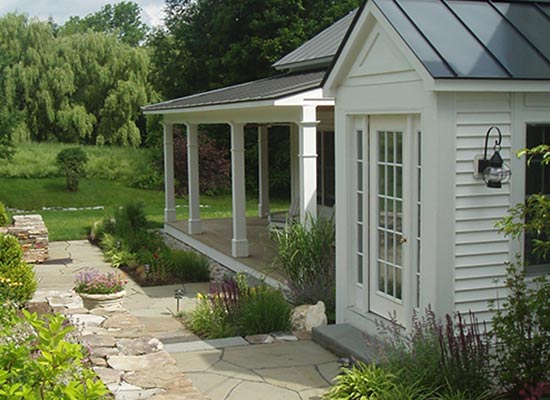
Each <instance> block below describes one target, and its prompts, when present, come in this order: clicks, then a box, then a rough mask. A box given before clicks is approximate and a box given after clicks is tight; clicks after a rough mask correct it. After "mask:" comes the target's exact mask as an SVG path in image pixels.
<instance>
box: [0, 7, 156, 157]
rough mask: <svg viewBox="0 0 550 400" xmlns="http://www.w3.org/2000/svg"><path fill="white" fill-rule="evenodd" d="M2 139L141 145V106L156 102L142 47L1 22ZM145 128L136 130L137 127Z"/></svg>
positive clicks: (10, 18)
mask: <svg viewBox="0 0 550 400" xmlns="http://www.w3.org/2000/svg"><path fill="white" fill-rule="evenodd" d="M0 43H1V44H0V46H3V45H4V44H6V47H8V50H9V51H8V52H7V53H5V54H4V57H3V58H2V59H1V60H0V62H1V63H2V65H1V66H0V67H1V70H2V75H1V76H2V77H1V78H0V85H1V86H0V93H1V95H2V97H3V101H2V102H1V103H2V104H0V115H7V116H10V117H9V118H8V119H6V120H2V122H1V123H0V124H1V125H0V128H1V131H2V132H3V134H2V135H3V136H4V137H6V136H9V137H12V138H15V139H30V140H34V141H52V140H54V141H60V142H71V143H77V142H80V143H92V144H117V145H130V146H138V145H139V144H140V143H141V136H142V135H141V132H140V129H139V127H138V124H140V116H141V111H140V106H142V105H144V104H147V103H148V102H151V101H156V100H158V97H157V95H156V94H155V92H154V91H153V90H152V89H151V85H150V84H149V81H148V77H149V67H150V62H149V56H148V54H147V51H146V49H144V48H140V47H134V46H130V45H128V44H126V43H123V42H122V41H121V40H119V39H118V38H117V37H116V36H114V35H112V34H105V33H98V32H92V31H87V32H84V33H77V34H71V35H61V36H56V35H55V33H54V30H53V26H52V25H51V24H49V23H46V22H40V21H37V20H29V19H28V18H27V17H26V16H22V15H16V14H8V15H6V16H5V17H3V18H0ZM143 128H144V127H142V129H143Z"/></svg>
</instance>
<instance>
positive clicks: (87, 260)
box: [34, 241, 339, 400]
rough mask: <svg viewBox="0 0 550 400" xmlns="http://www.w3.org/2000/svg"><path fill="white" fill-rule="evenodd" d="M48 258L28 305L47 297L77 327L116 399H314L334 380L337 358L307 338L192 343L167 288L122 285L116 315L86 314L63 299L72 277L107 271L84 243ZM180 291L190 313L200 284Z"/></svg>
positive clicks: (60, 246) (53, 250) (59, 246)
mask: <svg viewBox="0 0 550 400" xmlns="http://www.w3.org/2000/svg"><path fill="white" fill-rule="evenodd" d="M50 255H51V257H50V260H49V261H48V262H46V263H44V264H39V265H36V266H35V271H36V274H37V277H38V278H39V281H40V282H39V289H38V291H37V292H36V295H35V298H34V301H41V300H44V299H47V300H48V301H49V303H50V305H52V306H53V307H54V308H55V309H56V310H57V311H59V312H63V313H65V314H68V315H70V316H71V318H72V319H73V320H74V321H78V323H79V324H80V325H81V326H83V328H82V329H83V335H84V340H85V341H88V343H89V344H90V345H91V347H92V348H93V349H94V357H93V359H94V363H95V364H96V370H97V371H98V373H99V375H100V376H101V378H102V379H103V380H104V382H105V383H106V384H108V385H109V388H110V389H111V390H112V391H113V393H114V394H115V398H116V399H134V398H151V399H157V400H169V399H189V400H191V399H207V398H209V399H212V400H237V399H238V400H248V399H258V398H259V397H261V398H262V400H271V399H273V400H275V399H277V400H285V399H288V400H306V399H307V400H320V399H321V397H322V394H323V393H325V392H326V390H327V388H328V387H329V385H330V382H331V380H332V379H333V378H334V377H335V376H336V375H337V374H338V368H339V364H338V362H337V357H336V356H335V355H334V354H332V353H330V352H328V351H327V350H325V349H323V348H322V347H321V346H319V345H317V344H316V343H314V342H312V341H311V340H309V337H308V335H298V336H300V340H298V338H297V337H295V336H293V335H274V337H271V338H270V340H263V339H262V340H260V339H261V338H254V340H250V341H251V342H253V343H255V342H256V341H257V342H262V341H266V342H267V343H270V344H250V342H248V341H246V340H244V339H243V338H229V339H224V340H221V341H217V342H215V341H210V342H208V341H206V342H205V341H200V340H198V338H197V337H196V336H194V335H193V334H192V333H191V332H189V331H188V330H187V329H186V328H185V326H183V325H182V324H181V323H180V322H179V321H178V320H176V319H174V318H173V317H172V313H173V312H174V311H175V305H176V303H175V300H174V298H173V293H174V289H175V288H176V287H177V288H181V287H182V285H172V286H162V287H150V288H141V287H139V286H138V285H137V284H136V283H135V282H133V281H132V280H130V281H129V284H128V286H127V289H126V290H127V293H128V295H127V297H126V299H125V302H124V304H123V307H124V309H122V310H117V311H116V312H103V311H98V312H96V311H94V312H93V313H91V314H90V313H88V311H87V310H85V309H82V306H81V303H80V302H79V301H80V299H79V298H78V297H77V296H75V295H74V293H71V288H72V286H73V281H74V276H75V275H76V274H77V273H78V272H80V271H81V270H83V269H84V268H87V267H93V268H96V269H99V270H101V271H110V270H112V267H110V266H109V265H108V264H106V263H105V262H104V261H103V256H102V253H101V252H100V251H99V249H97V248H96V247H94V246H92V245H90V244H89V243H88V242H87V241H71V242H53V243H51V246H50ZM183 286H184V289H185V291H186V296H185V298H184V299H183V300H182V301H181V303H180V305H181V308H182V309H184V310H191V309H192V308H193V307H194V304H195V298H196V293H197V291H206V290H207V287H208V283H204V284H186V285H183ZM157 339H161V340H160V341H159V340H157ZM162 342H164V343H162Z"/></svg>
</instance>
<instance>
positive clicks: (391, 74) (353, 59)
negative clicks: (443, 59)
mask: <svg viewBox="0 0 550 400" xmlns="http://www.w3.org/2000/svg"><path fill="white" fill-rule="evenodd" d="M411 80H414V81H417V80H424V81H428V82H430V83H431V82H433V79H432V78H431V76H430V75H429V73H428V72H427V71H426V69H425V68H424V66H423V65H422V64H421V63H420V61H419V60H418V58H417V57H416V56H415V55H414V53H412V52H411V50H410V48H409V47H408V46H407V45H406V44H405V43H404V41H403V40H402V38H401V37H400V36H399V34H398V33H397V32H396V31H395V29H393V27H392V26H391V25H390V24H389V23H388V21H387V19H386V18H385V17H384V15H383V14H382V13H381V12H380V10H379V9H378V7H376V5H375V4H374V2H373V1H369V2H367V3H365V4H364V7H363V8H362V9H360V10H359V11H358V14H357V16H356V19H355V20H354V21H353V24H352V26H351V28H350V31H348V34H347V37H346V39H345V40H344V42H343V43H342V46H341V47H340V49H339V51H338V54H337V55H336V59H335V61H334V63H333V65H332V67H331V68H330V69H329V71H328V73H327V75H325V79H324V81H323V91H324V94H325V96H331V97H332V96H336V91H337V89H338V87H339V86H341V85H344V84H346V82H347V84H349V85H362V84H365V85H368V84H373V83H390V82H392V81H394V82H403V81H411Z"/></svg>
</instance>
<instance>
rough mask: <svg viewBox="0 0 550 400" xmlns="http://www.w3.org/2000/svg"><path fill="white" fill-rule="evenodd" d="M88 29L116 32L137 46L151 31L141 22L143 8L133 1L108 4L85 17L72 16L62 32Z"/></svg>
mask: <svg viewBox="0 0 550 400" xmlns="http://www.w3.org/2000/svg"><path fill="white" fill-rule="evenodd" d="M88 31H93V32H102V33H112V34H115V35H116V36H117V37H118V38H119V39H120V41H121V42H123V43H126V44H129V45H131V46H137V45H139V44H140V43H141V42H143V41H144V40H145V37H146V35H147V33H148V31H149V28H148V27H147V25H145V24H144V23H143V22H141V9H140V8H139V6H138V5H137V4H136V3H133V2H131V1H121V2H120V3H117V4H112V5H111V4H106V5H105V6H103V7H102V8H101V10H99V11H98V12H96V13H93V14H89V15H87V16H85V17H84V18H80V17H78V16H73V17H70V18H69V20H68V21H67V22H65V24H64V25H63V26H62V27H61V29H60V33H61V34H64V35H71V34H74V33H86V32H88Z"/></svg>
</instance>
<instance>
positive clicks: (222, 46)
mask: <svg viewBox="0 0 550 400" xmlns="http://www.w3.org/2000/svg"><path fill="white" fill-rule="evenodd" d="M359 3H360V0H224V1H219V0H166V7H165V20H164V21H165V26H164V27H162V28H156V29H155V30H153V31H149V29H148V27H147V26H146V25H145V24H144V23H143V22H142V21H141V16H140V14H141V10H140V8H139V6H138V5H137V4H136V3H133V2H131V1H122V2H120V3H118V4H114V5H111V4H107V5H105V6H104V7H102V8H101V9H100V10H99V11H97V12H96V13H93V14H89V15H87V16H85V17H82V18H81V17H77V16H74V17H71V18H70V19H69V20H68V21H67V22H66V23H65V24H64V25H62V26H57V25H56V24H55V23H54V22H53V21H48V22H41V21H39V20H37V19H31V18H29V17H27V16H25V15H20V14H7V15H5V16H3V17H0V157H5V156H7V155H9V154H10V153H11V151H12V150H11V143H12V141H14V140H15V141H19V140H34V141H59V142H70V143H91V144H115V145H129V146H137V145H139V144H140V143H141V142H142V140H143V139H147V140H146V143H148V144H151V143H155V138H156V136H155V135H152V131H150V132H148V131H147V130H148V128H149V127H152V126H154V123H152V122H151V121H153V122H154V121H155V119H154V118H149V119H148V120H147V123H148V124H149V127H148V126H146V120H145V118H144V117H143V115H142V113H141V111H140V106H142V105H144V104H148V103H152V102H156V101H160V100H161V96H159V95H158V94H157V93H162V95H163V97H164V98H165V99H169V98H174V97H179V96H183V95H186V94H191V93H196V92H200V91H204V90H209V89H215V88H218V87H221V86H225V85H230V84H235V83H240V82H245V81H249V80H254V79H258V78H262V77H266V76H269V75H271V74H274V73H275V71H274V70H273V69H272V68H271V65H272V64H273V62H275V61H276V60H278V59H279V58H281V57H282V56H283V55H284V54H286V53H287V52H289V51H291V50H293V49H294V48H296V47H297V46H299V45H300V44H301V43H303V42H304V41H305V40H306V39H308V38H310V37H312V36H313V35H314V34H316V33H317V32H319V31H321V30H322V29H324V28H325V27H327V26H328V25H330V24H331V23H333V22H334V21H335V20H337V19H339V18H341V17H342V16H344V15H345V14H346V13H348V12H349V11H351V10H352V9H354V8H355V7H357V6H358V5H359ZM146 38H147V39H146ZM151 60H154V63H153V62H152V61H151ZM156 120H157V122H158V118H157V119H156ZM151 137H152V138H153V139H151Z"/></svg>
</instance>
